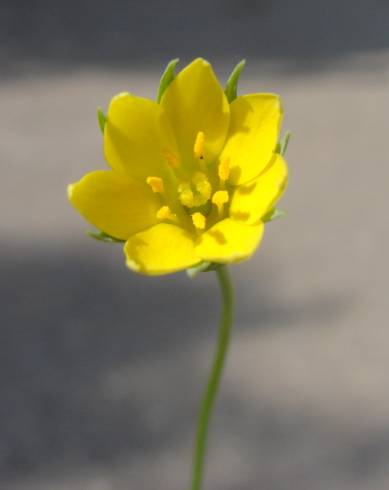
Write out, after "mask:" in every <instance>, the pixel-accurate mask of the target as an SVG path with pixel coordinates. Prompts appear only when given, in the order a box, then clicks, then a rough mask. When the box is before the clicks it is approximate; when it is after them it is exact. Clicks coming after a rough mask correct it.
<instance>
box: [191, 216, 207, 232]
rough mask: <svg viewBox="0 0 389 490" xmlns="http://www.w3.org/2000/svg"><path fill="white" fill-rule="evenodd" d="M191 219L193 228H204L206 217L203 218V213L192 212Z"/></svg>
mask: <svg viewBox="0 0 389 490" xmlns="http://www.w3.org/2000/svg"><path fill="white" fill-rule="evenodd" d="M192 221H193V225H194V226H195V228H197V229H198V230H204V228H205V222H206V219H205V216H204V215H203V214H201V213H193V214H192Z"/></svg>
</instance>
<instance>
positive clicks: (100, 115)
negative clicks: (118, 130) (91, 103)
mask: <svg viewBox="0 0 389 490" xmlns="http://www.w3.org/2000/svg"><path fill="white" fill-rule="evenodd" d="M97 121H98V123H99V128H100V130H101V132H102V133H103V134H104V128H105V124H106V122H107V117H106V115H105V114H104V112H103V110H102V109H101V107H98V108H97Z"/></svg>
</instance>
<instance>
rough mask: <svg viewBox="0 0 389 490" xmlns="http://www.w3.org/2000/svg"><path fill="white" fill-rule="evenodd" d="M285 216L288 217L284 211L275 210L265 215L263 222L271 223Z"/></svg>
mask: <svg viewBox="0 0 389 490" xmlns="http://www.w3.org/2000/svg"><path fill="white" fill-rule="evenodd" d="M284 216H286V213H285V211H283V210H282V209H277V208H273V209H272V210H271V211H269V212H268V213H267V214H265V216H264V217H263V218H262V221H263V222H264V223H269V222H270V221H274V220H275V219H277V218H283V217H284Z"/></svg>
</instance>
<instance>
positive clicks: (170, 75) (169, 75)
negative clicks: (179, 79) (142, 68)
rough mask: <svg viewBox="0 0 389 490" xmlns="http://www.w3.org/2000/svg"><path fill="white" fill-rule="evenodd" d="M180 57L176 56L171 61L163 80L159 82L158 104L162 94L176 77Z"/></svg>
mask: <svg viewBox="0 0 389 490" xmlns="http://www.w3.org/2000/svg"><path fill="white" fill-rule="evenodd" d="M179 61H180V60H179V58H175V59H174V60H171V61H169V63H168V65H167V67H166V68H165V71H164V72H163V74H162V77H161V80H160V82H159V87H158V94H157V102H158V104H159V103H160V102H161V99H162V95H163V94H164V92H165V90H166V89H167V88H168V86H169V85H170V84H171V83H172V81H173V80H174V79H175V78H176V73H175V69H176V65H177V63H178V62H179Z"/></svg>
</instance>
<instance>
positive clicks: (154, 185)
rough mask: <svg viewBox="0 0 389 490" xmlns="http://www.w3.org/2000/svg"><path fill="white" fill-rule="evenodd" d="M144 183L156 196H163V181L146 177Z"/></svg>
mask: <svg viewBox="0 0 389 490" xmlns="http://www.w3.org/2000/svg"><path fill="white" fill-rule="evenodd" d="M146 182H147V183H148V185H149V186H150V187H151V189H152V191H153V192H155V193H156V194H163V191H164V187H163V180H162V179H161V178H159V177H147V179H146Z"/></svg>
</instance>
